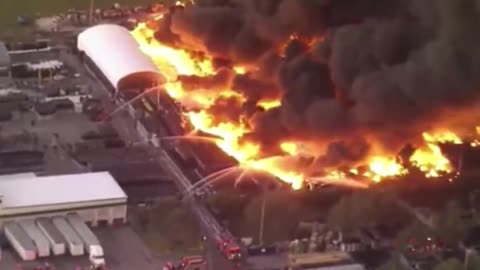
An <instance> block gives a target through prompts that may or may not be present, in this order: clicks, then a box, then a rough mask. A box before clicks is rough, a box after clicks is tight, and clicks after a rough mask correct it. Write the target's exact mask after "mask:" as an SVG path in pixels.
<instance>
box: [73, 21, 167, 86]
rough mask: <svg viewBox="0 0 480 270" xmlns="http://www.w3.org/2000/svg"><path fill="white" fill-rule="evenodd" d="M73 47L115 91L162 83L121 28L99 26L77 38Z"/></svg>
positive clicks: (147, 58) (153, 68)
mask: <svg viewBox="0 0 480 270" xmlns="http://www.w3.org/2000/svg"><path fill="white" fill-rule="evenodd" d="M77 46H78V49H79V50H80V51H83V52H84V53H85V54H86V55H87V56H88V57H89V58H90V59H92V61H93V62H94V63H95V64H96V65H97V67H98V68H99V69H100V71H102V73H103V74H104V75H105V77H107V79H108V81H109V82H110V83H111V84H112V85H113V86H114V87H115V88H116V89H117V90H118V89H129V88H137V87H138V86H139V84H140V85H148V87H151V86H152V85H154V83H157V82H159V81H163V76H161V75H160V73H159V72H158V70H157V67H156V66H155V64H154V63H153V62H152V60H151V59H150V58H149V57H147V56H146V55H145V54H143V53H142V52H141V51H140V49H139V44H138V43H137V41H136V40H135V39H134V38H133V37H132V36H131V35H130V32H129V31H128V30H127V29H126V28H124V27H121V26H118V25H111V24H103V25H97V26H93V27H91V28H88V29H87V30H85V31H83V32H82V33H80V34H79V35H78V40H77Z"/></svg>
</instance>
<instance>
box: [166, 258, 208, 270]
mask: <svg viewBox="0 0 480 270" xmlns="http://www.w3.org/2000/svg"><path fill="white" fill-rule="evenodd" d="M163 270H207V261H206V260H205V258H204V257H203V256H187V257H183V259H182V260H181V261H180V262H179V263H171V262H168V263H166V264H165V266H164V267H163Z"/></svg>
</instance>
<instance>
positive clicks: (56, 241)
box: [36, 218, 66, 255]
mask: <svg viewBox="0 0 480 270" xmlns="http://www.w3.org/2000/svg"><path fill="white" fill-rule="evenodd" d="M36 223H37V226H38V228H39V229H40V230H41V231H42V232H43V234H44V235H45V237H46V238H47V240H48V242H49V243H50V248H51V250H52V252H53V254H54V255H63V254H65V252H66V248H65V243H66V240H65V238H64V237H63V235H62V233H60V231H59V230H58V229H57V228H56V227H55V226H54V225H53V223H52V221H51V220H50V219H49V218H38V219H37V220H36Z"/></svg>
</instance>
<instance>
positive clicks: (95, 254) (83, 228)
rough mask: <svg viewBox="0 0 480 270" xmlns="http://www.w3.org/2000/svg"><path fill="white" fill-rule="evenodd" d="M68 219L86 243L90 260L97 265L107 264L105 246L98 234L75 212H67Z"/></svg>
mask: <svg viewBox="0 0 480 270" xmlns="http://www.w3.org/2000/svg"><path fill="white" fill-rule="evenodd" d="M67 221H68V222H69V223H70V225H72V228H73V229H74V230H75V231H76V232H77V233H78V235H79V236H80V238H81V239H82V241H83V244H85V249H86V251H87V253H88V255H89V258H90V262H91V263H92V264H93V265H94V266H95V267H100V266H103V265H105V258H104V254H103V248H102V246H101V245H100V241H98V238H97V236H95V234H94V233H93V232H92V230H90V228H89V227H88V226H87V225H86V224H85V222H84V221H83V219H82V218H81V217H80V216H79V215H78V214H75V213H72V214H67Z"/></svg>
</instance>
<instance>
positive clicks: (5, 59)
mask: <svg viewBox="0 0 480 270" xmlns="http://www.w3.org/2000/svg"><path fill="white" fill-rule="evenodd" d="M10 66H11V59H10V54H9V53H8V49H7V46H6V45H5V43H3V42H1V41H0V76H9V74H10Z"/></svg>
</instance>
